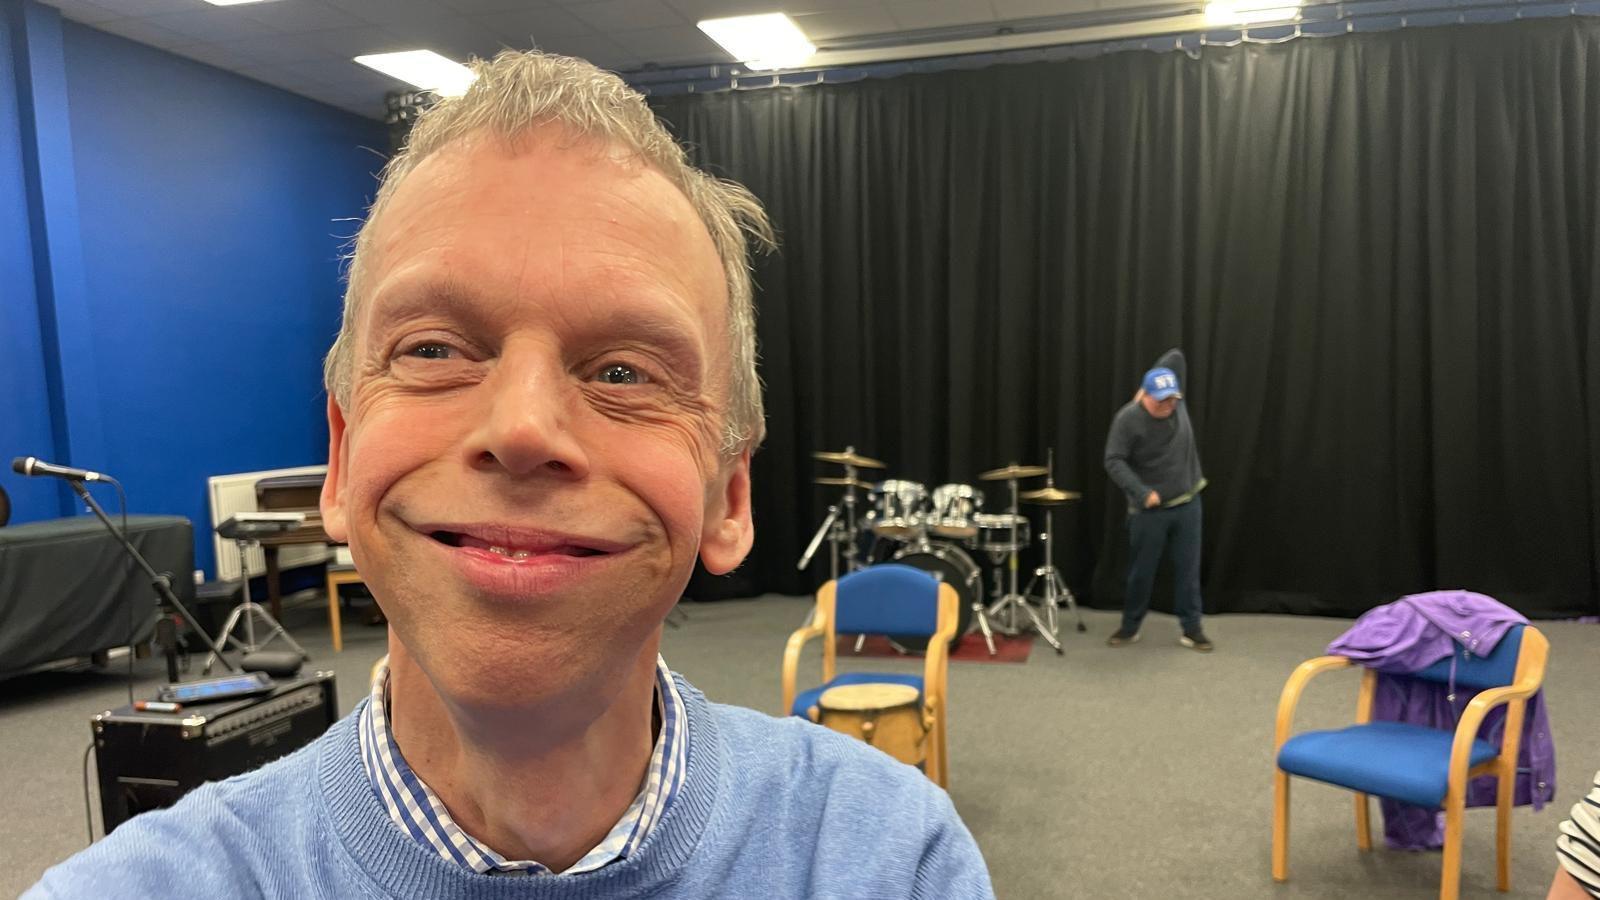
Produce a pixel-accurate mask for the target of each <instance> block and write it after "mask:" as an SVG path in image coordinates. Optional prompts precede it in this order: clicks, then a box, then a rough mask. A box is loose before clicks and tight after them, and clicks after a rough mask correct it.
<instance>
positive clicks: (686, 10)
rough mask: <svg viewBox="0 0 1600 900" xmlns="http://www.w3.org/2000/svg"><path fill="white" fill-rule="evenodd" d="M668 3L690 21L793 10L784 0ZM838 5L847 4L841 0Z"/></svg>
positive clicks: (678, 0) (671, 0)
mask: <svg viewBox="0 0 1600 900" xmlns="http://www.w3.org/2000/svg"><path fill="white" fill-rule="evenodd" d="M667 5H668V6H670V7H672V8H673V9H675V10H677V11H678V12H679V13H680V14H682V16H683V17H684V18H685V19H688V20H689V21H690V22H698V21H700V20H701V19H720V18H722V17H724V16H753V15H756V14H757V13H769V12H774V11H776V10H778V9H780V8H781V9H782V10H783V11H784V12H791V11H792V9H791V8H790V6H789V5H788V4H786V3H783V2H782V0H667ZM836 5H839V6H845V5H847V4H845V3H842V2H840V3H837V4H836Z"/></svg>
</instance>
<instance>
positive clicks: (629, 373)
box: [595, 363, 650, 384]
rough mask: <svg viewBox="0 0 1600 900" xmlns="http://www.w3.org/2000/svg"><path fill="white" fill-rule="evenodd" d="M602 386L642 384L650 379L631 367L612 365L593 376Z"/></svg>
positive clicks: (619, 364) (618, 364)
mask: <svg viewBox="0 0 1600 900" xmlns="http://www.w3.org/2000/svg"><path fill="white" fill-rule="evenodd" d="M595 377H596V379H597V380H599V381H600V382H601V383H603V384H643V383H645V382H646V381H649V380H650V379H649V378H647V377H645V374H644V373H643V372H641V371H639V370H638V369H635V368H634V367H633V366H625V365H623V364H621V363H612V364H611V365H609V366H606V367H605V368H603V369H601V370H600V373H599V374H598V375H596V376H595Z"/></svg>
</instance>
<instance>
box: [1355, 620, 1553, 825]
mask: <svg viewBox="0 0 1600 900" xmlns="http://www.w3.org/2000/svg"><path fill="white" fill-rule="evenodd" d="M1527 623H1528V620H1527V619H1526V618H1525V617H1523V616H1522V614H1521V613H1518V612H1517V611H1516V610H1514V609H1512V608H1510V607H1508V606H1506V605H1505V604H1503V603H1501V602H1499V601H1498V600H1495V599H1494V598H1492V597H1485V596H1484V595H1482V594H1474V593H1472V592H1471V591H1434V592H1432V593H1427V594H1412V595H1410V596H1408V597H1401V598H1400V599H1399V600H1396V601H1395V602H1393V603H1390V604H1387V605H1385V606H1380V607H1377V608H1376V609H1373V610H1370V611H1368V612H1367V613H1366V614H1365V615H1363V616H1362V617H1361V618H1359V619H1357V620H1356V623H1355V625H1353V626H1351V628H1350V630H1349V631H1346V632H1345V633H1344V634H1342V635H1340V636H1339V637H1338V638H1337V639H1335V640H1334V642H1333V643H1331V644H1329V645H1328V652H1329V653H1330V654H1334V655H1336V656H1344V657H1348V658H1349V659H1352V660H1354V661H1356V662H1358V663H1360V664H1362V665H1364V666H1366V667H1368V668H1370V669H1376V670H1377V671H1378V673H1379V675H1378V690H1377V696H1376V697H1375V698H1374V700H1373V704H1372V718H1373V719H1374V720H1375V721H1386V722H1405V723H1407V724H1410V725H1425V726H1427V727H1430V728H1441V729H1445V730H1453V729H1454V728H1455V726H1456V722H1457V720H1459V719H1460V717H1461V712H1462V710H1464V709H1466V706H1467V704H1468V703H1469V702H1470V701H1471V700H1472V696H1471V695H1469V694H1456V693H1455V692H1454V687H1453V685H1450V684H1440V683H1437V682H1433V681H1425V680H1423V679H1420V678H1408V677H1405V676H1406V675H1407V674H1408V673H1411V672H1416V671H1419V670H1421V669H1425V668H1427V667H1428V666H1430V665H1433V664H1434V663H1436V662H1438V661H1440V660H1442V659H1445V658H1447V657H1449V656H1451V655H1452V654H1453V653H1454V652H1455V647H1456V645H1457V644H1459V645H1461V646H1462V647H1463V648H1465V649H1466V650H1467V651H1468V652H1470V653H1472V654H1473V655H1474V656H1487V655H1489V654H1490V653H1493V652H1494V648H1495V647H1496V646H1497V645H1498V644H1499V643H1500V639H1501V638H1502V637H1504V636H1505V634H1506V632H1508V631H1510V630H1511V627H1512V626H1513V625H1526V624H1527ZM1505 714H1506V708H1505V707H1504V706H1501V707H1498V708H1496V709H1494V710H1491V711H1490V712H1489V715H1488V718H1486V719H1485V720H1484V723H1483V728H1482V729H1481V730H1480V731H1479V732H1478V737H1480V738H1483V739H1484V740H1486V741H1488V742H1489V743H1491V744H1494V745H1495V746H1499V745H1500V736H1501V733H1502V732H1503V731H1504V730H1505V718H1506V715H1505ZM1555 775H1556V751H1555V743H1554V741H1553V740H1552V738H1551V735H1550V716H1549V713H1547V712H1546V711H1545V704H1544V691H1542V690H1541V691H1539V692H1538V693H1536V694H1534V695H1533V696H1532V697H1531V698H1529V700H1528V712H1527V716H1526V717H1525V718H1524V719H1523V729H1522V746H1521V749H1520V751H1519V753H1518V754H1517V785H1516V798H1515V803H1516V804H1517V805H1518V806H1523V805H1526V804H1528V803H1532V804H1533V808H1534V809H1541V808H1543V807H1544V805H1545V804H1546V803H1548V802H1549V801H1550V800H1552V799H1553V798H1554V797H1555V781H1556V778H1555ZM1494 794H1495V779H1494V778H1493V776H1483V777H1479V778H1475V779H1473V780H1472V782H1471V784H1469V785H1468V786H1467V805H1468V806H1493V805H1494V802H1495V796H1494ZM1381 801H1382V802H1381V805H1382V807H1383V818H1384V828H1383V836H1384V841H1385V843H1387V845H1388V846H1389V847H1390V848H1392V849H1397V850H1427V849H1437V848H1439V847H1441V846H1443V845H1444V823H1443V814H1442V813H1441V812H1439V811H1438V810H1434V809H1424V808H1421V807H1417V806H1411V805H1408V804H1405V803H1400V802H1399V801H1396V800H1390V799H1387V798H1381Z"/></svg>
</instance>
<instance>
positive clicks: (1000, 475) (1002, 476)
mask: <svg viewBox="0 0 1600 900" xmlns="http://www.w3.org/2000/svg"><path fill="white" fill-rule="evenodd" d="M1049 471H1050V470H1049V469H1046V468H1045V467H1044V466H1019V465H1017V464H1016V463H1012V464H1011V465H1009V466H1006V467H1005V468H1004V469H990V470H989V471H987V472H984V473H983V474H982V475H979V476H978V478H979V480H981V481H1010V480H1011V479H1013V478H1038V477H1039V476H1040V475H1044V474H1046V473H1047V472H1049Z"/></svg>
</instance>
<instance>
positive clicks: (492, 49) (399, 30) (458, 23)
mask: <svg viewBox="0 0 1600 900" xmlns="http://www.w3.org/2000/svg"><path fill="white" fill-rule="evenodd" d="M384 30H385V31H387V32H389V33H390V34H392V35H394V36H395V37H397V38H401V39H403V40H407V41H410V42H411V44H412V45H413V46H415V47H422V48H426V49H429V50H432V51H434V52H435V53H438V54H440V55H443V56H447V57H449V58H450V59H453V60H456V61H457V62H466V61H467V60H468V59H469V58H471V57H474V56H482V57H489V56H493V55H494V54H495V53H496V51H498V50H499V49H500V48H501V46H502V43H503V42H502V41H501V40H500V36H499V35H498V34H496V33H495V31H494V29H492V28H489V27H488V26H486V25H483V24H481V23H478V22H474V21H473V20H471V19H467V18H464V17H461V16H457V17H456V18H453V19H440V18H426V19H424V18H396V19H395V20H393V21H391V22H389V23H388V24H386V25H384Z"/></svg>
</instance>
